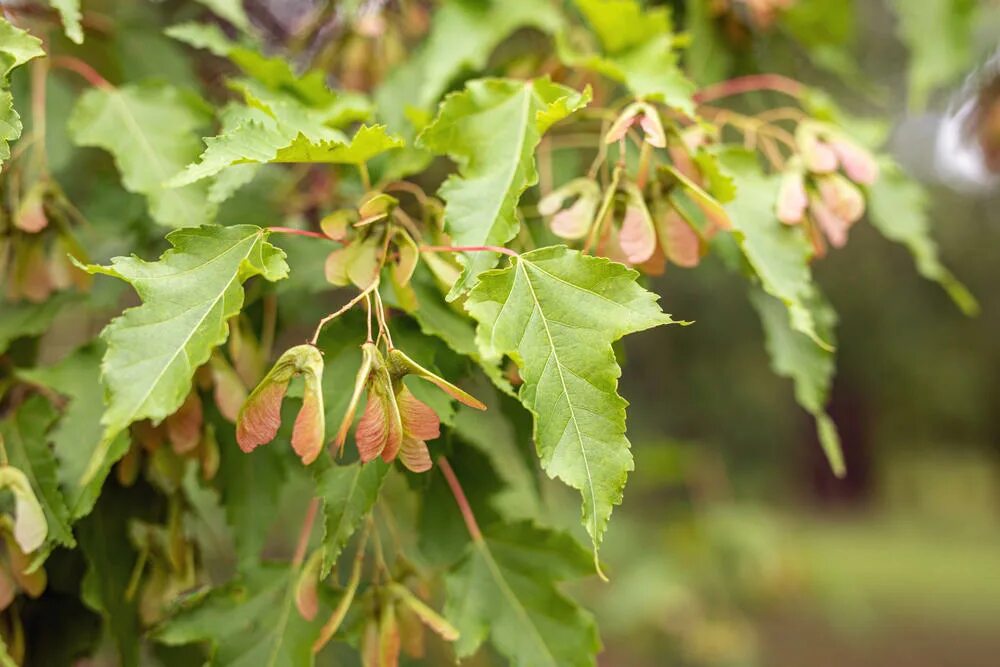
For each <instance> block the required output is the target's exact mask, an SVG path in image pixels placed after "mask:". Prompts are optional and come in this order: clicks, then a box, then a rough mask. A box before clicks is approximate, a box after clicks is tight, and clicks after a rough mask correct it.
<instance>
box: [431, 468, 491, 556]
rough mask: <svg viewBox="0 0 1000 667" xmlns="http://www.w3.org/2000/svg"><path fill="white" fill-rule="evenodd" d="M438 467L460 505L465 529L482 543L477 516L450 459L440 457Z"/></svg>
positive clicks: (475, 539) (474, 540) (473, 539)
mask: <svg viewBox="0 0 1000 667" xmlns="http://www.w3.org/2000/svg"><path fill="white" fill-rule="evenodd" d="M438 467H439V468H441V474H442V475H444V479H445V481H446V482H448V487H449V488H450V489H451V495H453V496H455V502H456V503H457V504H458V510H459V511H460V512H461V513H462V519H463V520H464V521H465V527H466V528H467V529H468V530H469V536H470V537H472V541H473V542H482V541H483V533H482V531H480V530H479V524H478V523H476V515H475V514H473V513H472V506H471V505H469V499H468V498H466V497H465V491H463V490H462V485H461V484H459V483H458V477H456V476H455V471H454V470H452V468H451V464H449V463H448V459H446V458H445V457H443V456H442V457H440V458H439V459H438Z"/></svg>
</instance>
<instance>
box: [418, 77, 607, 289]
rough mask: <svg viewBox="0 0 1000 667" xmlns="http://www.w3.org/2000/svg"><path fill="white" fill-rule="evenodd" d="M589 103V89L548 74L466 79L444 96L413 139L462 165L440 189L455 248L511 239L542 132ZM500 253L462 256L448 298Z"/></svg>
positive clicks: (534, 179)
mask: <svg viewBox="0 0 1000 667" xmlns="http://www.w3.org/2000/svg"><path fill="white" fill-rule="evenodd" d="M589 101H590V92H589V90H588V91H586V92H584V93H582V94H581V93H578V92H577V91H575V90H573V89H571V88H566V87H565V86H561V85H558V84H555V83H552V82H551V81H549V80H548V79H547V78H544V79H535V80H533V81H513V80H510V79H481V80H477V81H470V82H469V83H467V84H466V86H465V90H463V91H461V92H458V93H453V94H451V95H448V97H446V98H445V100H444V102H442V103H441V106H440V109H439V111H438V115H437V117H436V118H435V119H434V121H433V122H432V123H431V124H430V125H428V126H427V127H426V128H424V131H423V132H421V134H420V136H419V137H418V139H417V141H418V143H419V144H421V145H422V146H423V147H424V148H427V149H428V150H430V151H433V152H435V153H438V154H442V155H448V156H450V157H451V158H452V159H454V160H455V161H456V162H458V163H459V173H458V174H457V175H452V176H450V177H449V178H448V180H447V181H445V183H444V185H442V186H441V189H440V190H439V194H440V195H441V197H442V198H443V199H444V200H445V202H446V208H445V228H446V230H447V231H448V233H449V234H450V235H451V239H452V241H453V242H454V244H455V245H470V246H471V245H495V246H502V245H504V244H506V243H507V242H508V241H510V240H511V239H513V238H514V236H515V235H516V234H517V230H518V226H519V223H518V219H517V212H516V209H517V203H518V200H519V199H520V198H521V194H522V193H523V192H524V191H525V190H527V189H528V187H530V186H531V185H534V184H535V183H536V182H537V181H538V172H537V171H536V169H535V148H536V147H537V146H538V143H539V141H541V138H542V134H544V133H545V131H546V130H547V129H548V128H549V127H550V126H551V125H552V124H553V123H555V122H556V121H558V120H561V119H563V118H565V117H566V116H568V115H569V114H571V113H573V112H574V111H576V110H578V109H580V108H582V107H583V106H584V105H586V104H587V102H589ZM498 258H499V255H497V254H496V253H491V252H478V253H470V254H467V255H465V256H464V263H465V271H463V273H462V276H461V277H460V278H459V279H458V281H456V283H455V285H454V287H453V288H452V291H451V294H450V295H449V299H453V298H455V297H457V296H458V295H459V294H460V293H462V292H463V291H465V290H466V289H468V288H469V287H471V286H472V285H473V284H474V282H475V279H476V276H478V275H479V273H480V272H482V271H485V270H487V269H491V268H493V267H494V266H496V263H497V259H498Z"/></svg>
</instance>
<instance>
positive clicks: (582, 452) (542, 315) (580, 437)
mask: <svg viewBox="0 0 1000 667" xmlns="http://www.w3.org/2000/svg"><path fill="white" fill-rule="evenodd" d="M526 264H530V265H531V266H535V265H534V264H533V263H532V262H530V261H526V260H523V259H522V260H521V261H519V262H518V263H517V266H518V268H519V269H520V270H522V271H523V272H524V280H525V282H526V283H527V285H528V291H529V292H531V299H532V301H534V302H535V308H536V309H537V310H538V316H539V318H540V319H541V321H542V326H543V327H544V328H545V336H546V338H548V339H549V347H550V348H551V350H552V359H553V360H554V361H555V363H556V370H557V371H558V373H559V384H560V385H561V386H562V391H563V395H564V396H565V397H566V406H567V407H568V408H569V416H570V421H571V422H572V423H573V428H574V429H575V430H576V439H577V442H578V443H579V444H580V455H581V456H582V457H583V467H584V469H585V471H586V473H587V487H588V488H589V490H590V505H591V521H590V524H591V526H592V529H593V533H592V537H593V539H594V542H595V543H596V542H597V541H598V535H599V533H598V530H597V492H596V491H595V489H594V477H593V474H592V473H591V472H590V460H589V459H588V458H587V448H586V447H585V446H584V443H583V432H582V431H581V430H580V423H579V421H578V420H577V418H576V410H575V409H574V407H573V401H572V399H571V397H570V394H569V388H568V387H567V386H566V378H565V376H564V375H563V365H562V362H561V361H559V354H558V352H556V343H555V339H554V338H553V337H552V332H551V331H550V330H549V323H548V320H547V319H546V317H545V311H544V310H543V309H542V304H541V302H540V301H539V300H538V295H537V294H536V293H535V287H534V285H533V284H532V283H531V276H530V275H529V274H528V270H527V269H526V268H524V266H525V265H526ZM535 268H537V267H535ZM543 273H545V274H546V275H551V274H549V273H548V272H546V271H543Z"/></svg>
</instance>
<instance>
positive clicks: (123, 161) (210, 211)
mask: <svg viewBox="0 0 1000 667" xmlns="http://www.w3.org/2000/svg"><path fill="white" fill-rule="evenodd" d="M208 120H209V117H208V114H207V113H206V112H205V110H204V108H203V105H202V104H201V102H200V100H197V99H196V98H193V97H192V96H191V95H188V94H185V93H183V92H182V91H180V90H179V89H177V88H174V87H173V86H169V85H167V84H158V83H157V84H154V83H148V84H140V85H129V86H123V87H121V88H111V89H104V88H93V89H91V90H88V91H87V92H85V93H84V94H83V95H81V96H80V99H79V101H78V102H77V103H76V106H75V107H74V108H73V112H72V114H71V116H70V120H69V130H70V135H71V136H72V138H73V141H74V142H75V143H76V144H77V145H79V146H95V147H98V148H103V149H104V150H106V151H108V152H109V153H111V155H112V156H113V157H114V159H115V164H116V165H117V167H118V171H119V172H120V173H121V177H122V185H123V186H124V187H125V189H126V190H128V191H129V192H135V193H137V194H141V195H145V196H146V198H147V199H148V200H149V212H150V215H151V216H152V217H153V219H154V220H156V221H157V222H159V223H161V224H164V225H167V226H169V227H193V226H197V225H200V224H204V223H207V222H211V220H212V218H213V217H214V215H215V205H214V204H212V203H211V202H210V201H209V200H208V184H207V183H204V184H199V185H191V186H188V187H184V188H179V189H171V188H168V187H166V182H167V180H168V179H170V178H171V177H173V176H174V175H175V174H177V172H179V171H180V170H181V169H183V168H184V167H185V166H186V165H187V164H188V163H190V162H191V161H192V160H194V159H195V158H197V157H198V152H199V150H200V145H199V141H198V135H197V133H196V132H195V130H197V129H198V128H200V127H203V126H205V125H207V124H208Z"/></svg>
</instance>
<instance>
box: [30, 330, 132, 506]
mask: <svg viewBox="0 0 1000 667" xmlns="http://www.w3.org/2000/svg"><path fill="white" fill-rule="evenodd" d="M18 376H19V377H21V378H22V379H24V380H27V381H28V382H32V383H35V384H39V385H42V386H44V387H47V388H49V389H50V390H51V391H54V392H56V393H58V394H60V395H62V396H63V397H65V398H66V399H67V400H68V403H67V404H66V407H65V408H64V411H63V415H62V417H61V418H60V419H59V422H58V423H57V424H56V426H55V428H53V429H52V431H51V433H50V434H49V439H50V440H51V442H52V444H53V448H54V453H55V457H56V460H57V461H58V462H59V483H60V484H61V485H62V489H63V491H64V492H65V494H66V504H67V505H68V506H69V509H70V515H71V517H72V518H73V519H74V520H75V519H79V518H80V517H82V516H84V515H86V514H87V513H88V512H90V509H91V508H92V507H93V506H94V501H95V500H97V496H98V494H99V493H100V491H101V483H102V482H103V481H104V479H103V476H102V475H99V476H97V477H95V478H94V479H92V480H91V481H90V482H88V483H86V484H81V481H82V480H83V478H84V472H85V471H86V467H87V464H88V462H89V461H90V458H91V456H93V454H94V451H95V450H96V449H97V447H98V445H99V444H100V442H101V436H102V434H103V426H102V425H101V415H102V414H103V413H104V402H103V396H102V395H101V392H99V391H95V390H94V388H95V387H97V386H99V385H100V382H101V350H100V348H99V347H98V346H97V345H87V346H86V347H83V348H80V349H79V350H77V351H76V352H74V353H73V354H71V355H69V356H67V357H66V358H65V359H63V360H62V361H60V362H59V363H57V364H55V365H53V366H47V367H39V368H32V369H25V370H22V371H18ZM128 444H129V438H128V434H126V433H122V434H120V435H118V436H117V437H116V438H115V440H114V442H113V443H112V445H111V448H110V449H109V451H108V455H107V458H108V459H109V460H111V461H114V460H117V459H118V458H120V457H121V456H122V455H123V454H124V453H125V450H126V449H128Z"/></svg>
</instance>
